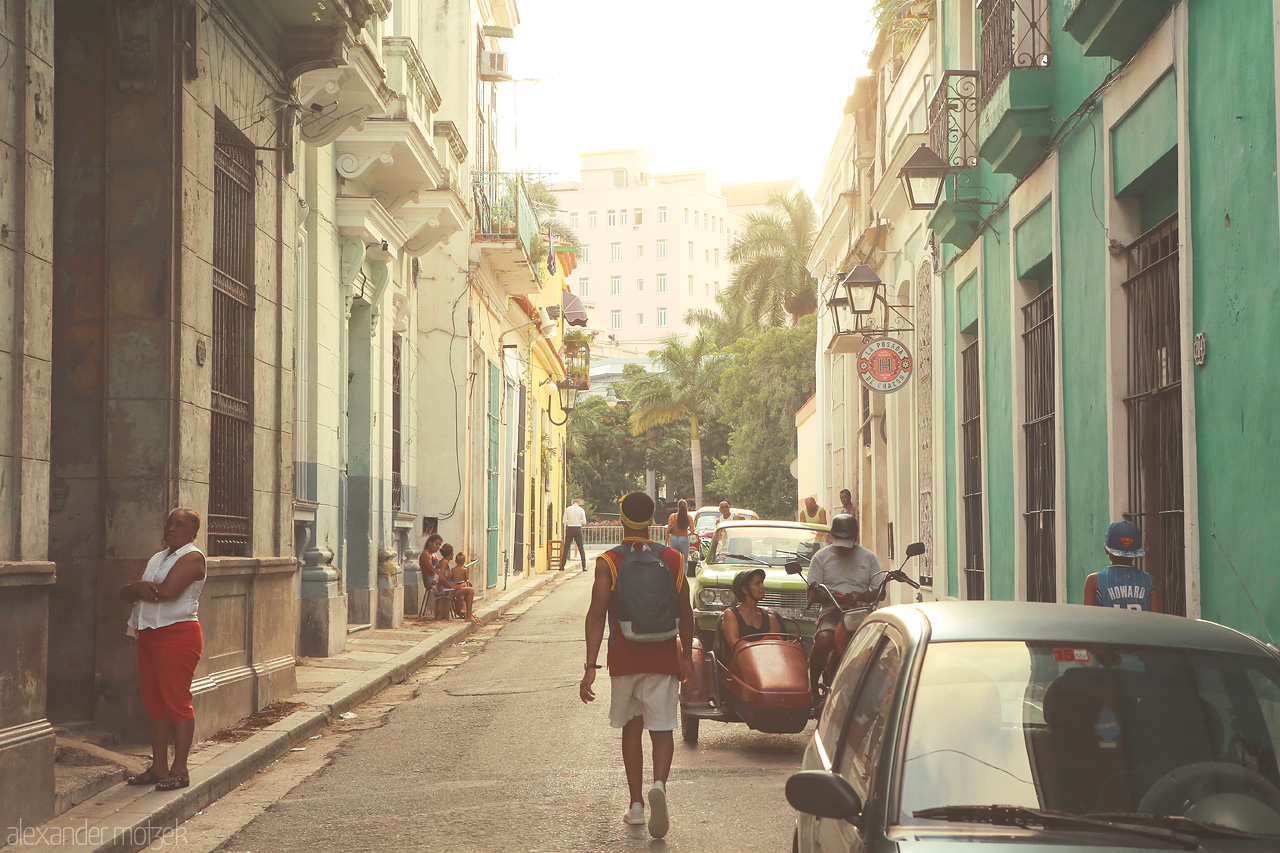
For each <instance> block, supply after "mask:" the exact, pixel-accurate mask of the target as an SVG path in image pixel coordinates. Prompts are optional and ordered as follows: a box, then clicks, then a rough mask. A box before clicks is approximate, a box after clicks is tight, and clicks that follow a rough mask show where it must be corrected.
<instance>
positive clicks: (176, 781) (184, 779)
mask: <svg viewBox="0 0 1280 853" xmlns="http://www.w3.org/2000/svg"><path fill="white" fill-rule="evenodd" d="M190 784H191V778H190V777H188V776H174V775H173V774H170V775H168V776H166V777H164V778H163V779H161V780H160V781H159V782H156V790H157V791H176V790H178V789H179V788H185V787H187V786H188V785H190Z"/></svg>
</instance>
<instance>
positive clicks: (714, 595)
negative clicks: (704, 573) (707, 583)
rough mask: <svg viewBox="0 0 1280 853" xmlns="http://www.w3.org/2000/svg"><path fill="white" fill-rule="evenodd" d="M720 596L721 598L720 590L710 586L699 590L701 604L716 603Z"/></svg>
mask: <svg viewBox="0 0 1280 853" xmlns="http://www.w3.org/2000/svg"><path fill="white" fill-rule="evenodd" d="M719 598H720V591H719V590H715V589H711V588H710V587H703V588H702V589H700V590H698V603H699V604H701V605H704V606H705V605H708V604H715V603H716V601H718V600H719Z"/></svg>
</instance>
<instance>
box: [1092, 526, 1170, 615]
mask: <svg viewBox="0 0 1280 853" xmlns="http://www.w3.org/2000/svg"><path fill="white" fill-rule="evenodd" d="M1102 547H1103V548H1104V549H1105V550H1106V552H1107V555H1108V556H1109V557H1110V558H1111V565H1109V566H1107V567H1106V568H1105V569H1103V570H1102V571H1100V572H1094V573H1093V574H1091V575H1089V577H1088V578H1087V579H1086V580H1085V582H1084V603H1085V604H1096V605H1097V606H1099V607H1119V608H1121V609H1122V610H1155V609H1156V600H1155V592H1154V590H1153V589H1152V582H1151V575H1149V574H1147V573H1146V572H1144V571H1143V570H1142V569H1139V568H1138V567H1137V566H1135V565H1134V564H1133V561H1134V560H1136V559H1137V558H1138V557H1141V556H1144V555H1145V554H1146V553H1147V552H1146V551H1144V550H1143V549H1142V529H1141V528H1139V527H1138V525H1136V524H1134V523H1133V522H1132V521H1113V522H1112V523H1111V526H1110V527H1108V528H1107V537H1106V539H1104V540H1103V545H1102Z"/></svg>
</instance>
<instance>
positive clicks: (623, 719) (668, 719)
mask: <svg viewBox="0 0 1280 853" xmlns="http://www.w3.org/2000/svg"><path fill="white" fill-rule="evenodd" d="M679 710H680V676H678V675H659V674H657V673H652V672H642V673H639V674H638V675H614V676H610V678H609V725H611V726H613V727H614V728H615V729H620V728H622V727H623V726H625V725H626V724H627V723H629V722H631V721H632V720H634V719H635V718H636V717H644V727H645V728H646V729H648V730H649V731H651V732H670V731H674V730H675V727H676V720H677V718H678V716H679Z"/></svg>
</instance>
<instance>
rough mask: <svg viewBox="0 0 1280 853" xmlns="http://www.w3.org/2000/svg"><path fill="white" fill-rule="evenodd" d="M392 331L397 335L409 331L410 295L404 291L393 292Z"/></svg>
mask: <svg viewBox="0 0 1280 853" xmlns="http://www.w3.org/2000/svg"><path fill="white" fill-rule="evenodd" d="M391 331H393V332H395V333H396V334H397V335H403V334H405V333H407V332H408V331H409V297H408V296H406V295H404V294H403V293H393V294H391Z"/></svg>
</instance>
